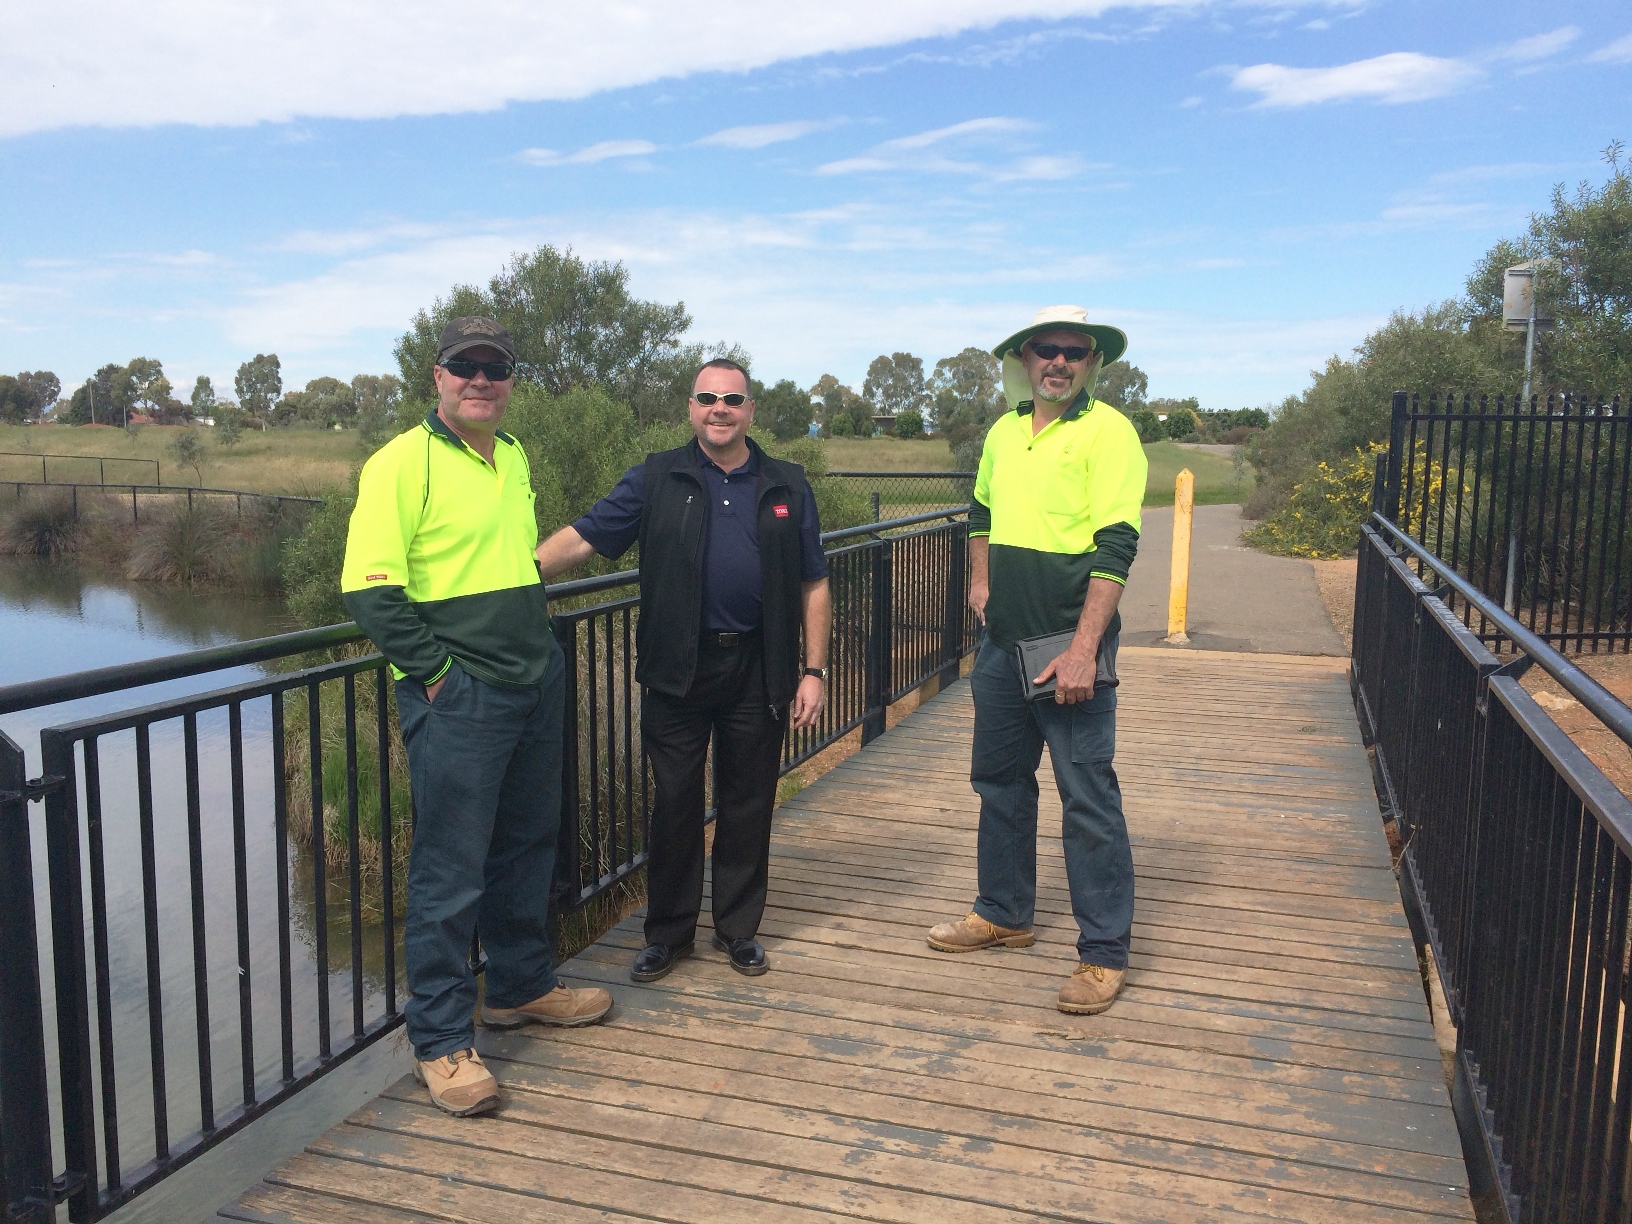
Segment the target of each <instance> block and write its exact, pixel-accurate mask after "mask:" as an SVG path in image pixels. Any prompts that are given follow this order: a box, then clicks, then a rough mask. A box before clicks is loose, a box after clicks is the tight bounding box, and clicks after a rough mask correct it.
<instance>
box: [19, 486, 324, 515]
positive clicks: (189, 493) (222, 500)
mask: <svg viewBox="0 0 1632 1224" xmlns="http://www.w3.org/2000/svg"><path fill="white" fill-rule="evenodd" d="M6 486H10V488H11V495H12V501H13V504H20V503H22V502H23V500H24V499H25V498H38V497H52V498H63V497H65V496H66V497H67V499H68V500H69V503H70V506H71V509H72V511H73V513H74V515H75V517H77V516H78V515H79V513H80V512H81V510H82V509H84V510H89V509H92V508H93V507H102V508H106V509H114V508H116V507H117V508H118V510H119V511H120V512H121V515H122V514H123V511H124V507H125V505H126V499H127V498H128V499H129V506H130V521H131V522H133V523H139V522H141V521H142V509H143V506H144V505H145V506H146V507H147V508H148V509H149V510H151V508H152V507H153V506H154V505H155V504H157V505H160V506H164V507H172V506H179V505H181V504H182V503H183V501H185V503H186V505H187V508H188V509H189V510H191V509H193V508H194V507H195V506H229V505H230V506H233V507H235V508H236V511H237V514H238V517H239V518H243V516H244V501H245V499H246V498H247V499H248V500H249V503H250V505H251V507H253V506H255V505H257V504H259V505H263V506H264V505H271V506H273V507H275V508H276V509H277V510H279V511H281V510H284V509H286V508H288V507H299V508H302V509H304V508H309V507H311V506H320V505H322V504H323V499H322V498H320V497H295V496H293V495H291V494H288V493H255V492H251V491H250V490H247V489H207V488H202V487H199V486H196V485H143V484H132V485H126V484H69V483H64V482H62V481H52V482H51V483H49V484H42V483H40V482H39V481H37V480H7V481H0V488H4V487H6ZM82 490H83V492H82Z"/></svg>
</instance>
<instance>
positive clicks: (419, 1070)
mask: <svg viewBox="0 0 1632 1224" xmlns="http://www.w3.org/2000/svg"><path fill="white" fill-rule="evenodd" d="M414 1078H415V1079H417V1080H418V1081H419V1082H420V1083H422V1084H424V1085H425V1087H427V1088H429V1089H430V1090H431V1100H432V1101H434V1102H435V1103H436V1107H437V1108H438V1109H444V1110H446V1111H447V1112H448V1113H450V1114H452V1115H453V1116H454V1117H456V1118H468V1117H469V1116H470V1115H471V1114H479V1113H486V1112H487V1111H488V1110H490V1109H492V1108H493V1107H494V1106H496V1105H497V1104H498V1103H499V1081H498V1080H496V1079H494V1078H493V1073H492V1072H491V1071H489V1070H488V1069H487V1068H486V1067H484V1066H482V1058H481V1055H479V1054H477V1053H476V1051H475V1050H455V1051H454V1052H453V1053H452V1054H447V1055H444V1056H443V1057H441V1058H433V1059H431V1060H430V1061H429V1062H420V1061H419V1059H417V1058H416V1059H414Z"/></svg>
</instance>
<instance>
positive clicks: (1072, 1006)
mask: <svg viewBox="0 0 1632 1224" xmlns="http://www.w3.org/2000/svg"><path fill="white" fill-rule="evenodd" d="M1127 980H1128V971H1127V970H1126V969H1107V968H1105V966H1104V965H1088V964H1082V965H1078V966H1077V967H1076V968H1075V969H1073V970H1072V971H1071V976H1070V978H1069V979H1067V981H1066V983H1065V985H1064V986H1061V987H1060V1010H1061V1011H1062V1012H1070V1013H1071V1014H1072V1015H1074V1016H1097V1015H1098V1014H1099V1013H1100V1012H1102V1011H1104V1010H1105V1009H1106V1008H1107V1007H1109V1006H1110V1005H1111V1004H1112V1003H1115V1002H1116V996H1117V995H1119V994H1121V993H1122V983H1124V982H1125V981H1127Z"/></svg>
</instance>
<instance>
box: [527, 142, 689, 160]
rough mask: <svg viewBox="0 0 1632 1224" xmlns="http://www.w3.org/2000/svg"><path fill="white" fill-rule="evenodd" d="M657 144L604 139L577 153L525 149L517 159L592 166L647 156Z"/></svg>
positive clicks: (653, 150)
mask: <svg viewBox="0 0 1632 1224" xmlns="http://www.w3.org/2000/svg"><path fill="white" fill-rule="evenodd" d="M656 152H657V146H656V145H655V144H653V143H652V142H651V141H649V140H603V141H601V142H600V143H599V144H592V145H590V146H588V147H587V148H583V149H579V150H578V151H577V152H576V153H557V152H556V151H555V150H554V149H523V150H522V151H521V152H520V153H517V154H516V160H517V161H520V162H525V163H526V164H527V165H529V166H592V165H594V164H595V163H596V162H603V161H610V160H611V159H612V158H614V157H645V156H647V155H648V154H651V153H656Z"/></svg>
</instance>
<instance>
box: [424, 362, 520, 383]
mask: <svg viewBox="0 0 1632 1224" xmlns="http://www.w3.org/2000/svg"><path fill="white" fill-rule="evenodd" d="M442 368H443V369H444V370H446V371H447V372H448V373H449V374H452V375H453V376H454V377H455V378H475V377H476V372H477V371H478V370H480V371H481V372H482V373H483V374H486V375H487V381H488V382H503V381H504V380H505V379H507V378H509V377H510V376H511V375H512V374H514V373H515V372H516V367H515V366H513V365H512V364H510V362H508V361H467V360H466V359H465V358H463V357H454V358H451V359H449V360H447V361H444V362H443V363H442Z"/></svg>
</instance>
